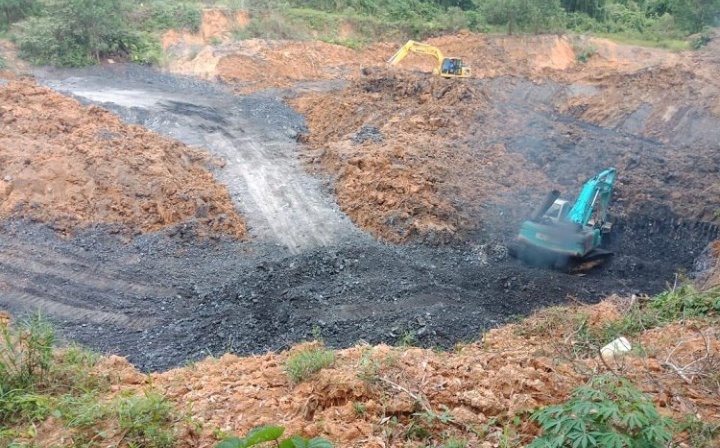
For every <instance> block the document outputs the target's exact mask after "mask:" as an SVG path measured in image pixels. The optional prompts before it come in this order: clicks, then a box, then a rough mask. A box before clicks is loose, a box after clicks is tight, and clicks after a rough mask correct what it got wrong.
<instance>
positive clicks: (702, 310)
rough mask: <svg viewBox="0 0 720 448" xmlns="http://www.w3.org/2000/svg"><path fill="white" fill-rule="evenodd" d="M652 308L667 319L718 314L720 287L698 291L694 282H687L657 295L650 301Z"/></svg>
mask: <svg viewBox="0 0 720 448" xmlns="http://www.w3.org/2000/svg"><path fill="white" fill-rule="evenodd" d="M650 308H651V309H653V310H655V311H657V313H658V317H660V318H661V319H663V320H666V321H673V320H678V319H685V318H691V317H705V316H717V315H718V314H720V288H713V289H710V290H707V291H698V290H697V289H696V288H695V287H694V286H693V285H692V284H690V283H685V284H683V285H681V286H680V287H678V288H673V289H672V290H670V291H665V292H663V293H661V294H659V295H657V296H656V297H655V298H654V299H653V300H652V301H651V302H650Z"/></svg>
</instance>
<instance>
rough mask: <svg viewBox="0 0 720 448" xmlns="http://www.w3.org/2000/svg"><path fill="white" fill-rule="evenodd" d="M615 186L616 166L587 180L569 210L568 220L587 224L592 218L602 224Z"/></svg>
mask: <svg viewBox="0 0 720 448" xmlns="http://www.w3.org/2000/svg"><path fill="white" fill-rule="evenodd" d="M614 186H615V168H608V169H607V170H605V171H603V172H602V173H600V174H598V175H597V176H595V177H593V178H592V179H590V180H589V181H587V182H586V183H585V185H584V186H583V189H582V191H580V194H579V195H578V198H577V200H576V201H575V204H574V205H573V208H572V209H570V212H568V221H571V222H574V223H577V224H580V225H583V226H586V225H588V223H589V222H590V220H591V218H592V220H593V224H594V225H599V226H602V225H603V224H604V222H605V218H606V217H607V210H608V207H609V205H610V196H611V195H612V191H613V187H614Z"/></svg>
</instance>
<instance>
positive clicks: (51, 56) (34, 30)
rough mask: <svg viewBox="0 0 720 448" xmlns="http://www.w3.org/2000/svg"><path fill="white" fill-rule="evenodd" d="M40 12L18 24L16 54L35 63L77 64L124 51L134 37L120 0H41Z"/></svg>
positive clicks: (84, 63) (127, 51)
mask: <svg viewBox="0 0 720 448" xmlns="http://www.w3.org/2000/svg"><path fill="white" fill-rule="evenodd" d="M40 5H41V6H42V11H43V15H42V16H41V17H33V18H30V19H29V20H27V21H25V22H21V23H20V24H18V27H17V29H16V31H17V32H16V36H15V39H16V42H17V45H18V50H19V55H20V56H21V57H23V58H25V59H28V60H30V61H32V62H34V63H37V64H51V65H56V66H70V67H77V66H83V65H89V64H92V63H94V62H96V61H98V60H99V59H100V58H102V57H107V56H111V55H113V56H114V55H117V54H128V53H129V49H130V46H131V44H132V43H133V41H134V40H135V39H136V36H135V35H133V33H132V30H131V28H130V26H129V24H128V21H127V19H126V12H127V10H126V6H125V3H124V2H122V1H121V0H41V2H40Z"/></svg>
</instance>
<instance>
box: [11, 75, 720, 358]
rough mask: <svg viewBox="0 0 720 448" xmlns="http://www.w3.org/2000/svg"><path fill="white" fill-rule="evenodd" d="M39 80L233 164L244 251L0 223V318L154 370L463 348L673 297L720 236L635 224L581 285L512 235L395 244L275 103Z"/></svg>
mask: <svg viewBox="0 0 720 448" xmlns="http://www.w3.org/2000/svg"><path fill="white" fill-rule="evenodd" d="M40 75H41V76H40V78H41V79H42V80H43V83H45V84H47V85H50V86H52V87H53V88H55V89H58V90H60V91H64V92H68V93H74V94H75V95H77V96H79V97H84V98H86V100H87V101H93V100H94V101H100V102H102V105H103V107H106V108H108V109H110V110H111V111H113V112H115V113H117V114H119V115H120V116H121V117H122V118H123V119H125V120H127V121H129V122H132V123H141V124H143V125H145V126H147V127H149V128H150V129H154V130H157V131H159V132H161V133H163V134H166V135H170V136H173V137H175V138H178V139H179V140H181V141H184V142H186V143H188V144H192V145H198V146H204V147H206V148H208V150H209V151H211V152H212V154H214V155H215V156H217V157H218V158H220V159H222V160H224V162H225V164H224V166H223V167H222V168H216V170H215V175H216V177H217V178H218V179H219V180H220V181H221V182H223V183H224V184H226V185H227V186H228V189H229V190H230V192H231V194H232V197H233V200H234V201H235V203H236V204H237V207H238V208H239V209H240V210H241V212H242V214H243V215H244V216H245V217H246V219H247V222H248V224H249V227H250V235H251V237H252V238H251V240H250V241H249V242H238V241H234V240H231V239H222V238H221V239H217V240H215V239H198V238H195V237H194V235H193V233H192V229H186V228H185V227H183V226H181V227H180V228H179V229H177V228H176V229H172V230H166V231H162V232H155V233H149V234H145V235H134V236H133V235H130V236H128V235H127V234H125V233H123V232H122V231H120V230H119V229H118V228H116V227H113V226H98V227H95V228H90V229H86V230H83V231H80V232H78V233H77V234H76V235H74V236H73V237H71V238H62V237H61V236H60V235H58V234H56V233H55V232H53V230H52V229H51V228H50V227H49V226H47V225H44V224H40V223H34V222H29V221H22V220H9V221H5V222H4V223H2V224H1V225H2V232H0V265H1V266H2V270H1V271H0V272H1V274H0V307H2V308H6V309H9V310H11V311H13V312H15V313H16V314H20V315H22V314H23V313H25V312H28V311H33V310H34V309H40V310H41V311H42V312H44V313H45V314H47V315H48V316H49V317H50V319H51V320H53V321H54V322H55V323H56V324H57V325H58V327H59V329H60V330H61V333H62V334H63V335H64V336H65V337H66V338H68V339H71V340H75V341H78V342H80V343H83V344H87V345H88V346H90V347H92V348H95V349H97V350H100V351H102V352H111V353H119V354H121V355H125V356H127V357H128V358H129V360H130V361H131V362H133V363H136V364H137V365H138V366H139V367H140V368H142V369H144V370H155V369H166V368H169V367H173V366H177V365H181V364H183V363H185V362H186V361H187V360H190V359H198V358H203V357H205V356H207V355H208V354H209V353H212V354H219V353H222V352H225V351H233V352H237V353H257V352H263V351H266V350H278V349H281V348H284V347H287V346H288V345H290V344H292V343H294V342H297V341H300V340H303V339H307V338H311V337H312V336H313V329H315V328H319V329H320V332H321V334H322V336H323V338H324V339H325V340H326V341H327V343H328V344H329V345H331V346H336V347H337V346H348V345H352V344H354V343H356V342H357V341H358V340H361V339H362V340H366V341H368V342H371V343H379V342H389V343H396V342H398V341H399V340H400V339H401V338H405V339H407V337H413V338H415V339H416V340H417V342H418V343H419V344H421V345H424V346H436V345H440V346H452V345H453V344H454V343H456V342H458V341H463V340H471V339H475V338H477V337H478V335H479V334H481V332H482V331H483V330H485V329H487V328H489V327H493V326H496V325H499V324H501V323H502V322H504V321H506V320H507V319H508V318H510V317H511V316H515V315H517V314H524V313H528V312H530V311H531V310H533V309H535V308H537V307H542V306H547V305H551V304H558V303H565V302H567V300H568V298H567V297H568V295H571V296H572V297H574V298H576V299H577V300H582V301H587V302H596V301H598V300H600V299H601V298H603V297H605V296H606V295H608V294H610V293H614V292H616V293H621V294H624V293H627V294H629V293H653V292H656V291H660V290H661V289H663V288H664V287H665V284H666V282H668V281H672V280H673V279H674V274H675V272H676V270H677V269H678V268H679V267H683V266H684V267H691V266H692V262H693V259H694V257H695V256H696V255H697V254H699V253H700V251H701V250H702V248H703V247H704V246H705V245H706V244H707V242H708V241H709V239H711V238H713V235H711V234H712V232H713V231H714V230H712V229H710V230H707V229H703V228H694V227H687V226H684V225H675V224H673V223H672V222H671V220H669V219H666V218H667V216H670V215H669V214H664V213H659V212H658V214H656V215H653V216H650V215H644V216H637V217H634V218H633V219H627V220H625V221H624V222H618V223H617V225H616V229H617V232H616V237H615V240H614V242H613V245H614V246H613V247H614V248H615V249H622V250H619V251H618V252H619V253H618V254H617V256H616V257H615V259H614V260H613V261H612V263H611V265H610V266H608V267H607V268H605V269H603V270H598V271H596V272H593V273H591V274H589V275H587V276H585V277H578V276H573V275H567V274H562V273H557V272H551V271H545V270H537V269H532V268H529V267H526V266H523V265H520V264H518V263H516V262H515V261H513V260H509V259H507V258H506V256H505V253H504V251H503V250H502V246H501V245H499V244H498V242H502V237H503V235H505V236H506V235H510V234H511V233H512V232H513V231H514V229H512V228H510V227H508V228H506V229H505V230H504V231H503V232H500V233H499V234H498V237H497V239H495V240H482V239H473V240H469V241H466V242H465V243H464V244H462V245H457V246H450V247H443V248H436V247H429V246H416V245H403V246H391V245H387V244H384V243H381V242H377V241H375V240H373V239H372V238H369V237H368V236H367V235H365V234H363V233H362V232H360V231H359V230H357V229H356V228H355V227H354V226H353V225H352V224H351V223H350V222H349V220H348V219H347V217H346V216H345V215H343V214H341V213H339V212H338V210H337V207H336V205H335V204H334V201H333V199H332V194H331V192H330V191H329V189H327V188H326V187H325V186H323V184H322V183H321V182H320V181H319V180H317V179H315V178H313V177H311V176H309V175H308V174H307V173H306V172H305V171H303V169H302V167H301V166H300V164H299V162H298V155H297V147H296V146H295V145H296V143H295V141H294V138H293V136H294V134H295V133H296V132H298V131H302V130H303V121H302V119H301V117H300V116H298V115H297V114H296V113H295V112H293V111H292V110H291V109H289V108H287V107H286V106H284V105H283V104H282V102H281V101H280V98H277V97H276V94H273V93H264V94H254V95H250V96H245V97H233V96H230V95H228V94H226V93H224V92H222V91H221V90H218V89H217V88H216V87H213V86H211V85H208V84H204V83H201V82H197V81H191V80H187V79H180V78H175V77H171V76H166V75H162V74H158V73H155V72H152V71H150V70H146V69H141V68H137V67H135V68H122V67H120V68H118V67H114V68H112V69H92V70H83V71H74V72H63V73H57V72H56V73H42V74H40ZM125 92H130V94H129V95H126V94H125ZM528 107H532V105H529V106H528ZM550 125H552V124H550ZM591 131H592V130H591ZM603 132H606V131H603ZM598 138H600V137H598ZM506 227H507V224H506Z"/></svg>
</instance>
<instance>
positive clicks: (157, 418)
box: [118, 392, 174, 448]
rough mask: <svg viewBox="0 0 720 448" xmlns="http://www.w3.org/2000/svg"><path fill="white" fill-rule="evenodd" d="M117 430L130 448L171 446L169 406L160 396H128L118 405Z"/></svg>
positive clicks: (171, 421) (170, 407)
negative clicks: (131, 447)
mask: <svg viewBox="0 0 720 448" xmlns="http://www.w3.org/2000/svg"><path fill="white" fill-rule="evenodd" d="M118 417H119V419H120V427H121V428H122V429H124V430H126V431H127V433H126V435H125V438H126V439H127V440H129V441H131V442H132V443H133V445H134V446H143V447H147V448H164V447H171V446H173V445H174V434H173V432H172V430H171V429H170V427H171V426H172V424H173V415H172V405H171V404H170V403H169V402H168V401H167V400H165V397H163V396H162V395H160V394H157V393H152V392H150V393H147V394H146V395H145V396H143V397H139V396H131V397H129V398H125V399H122V400H121V401H120V403H119V405H118Z"/></svg>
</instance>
